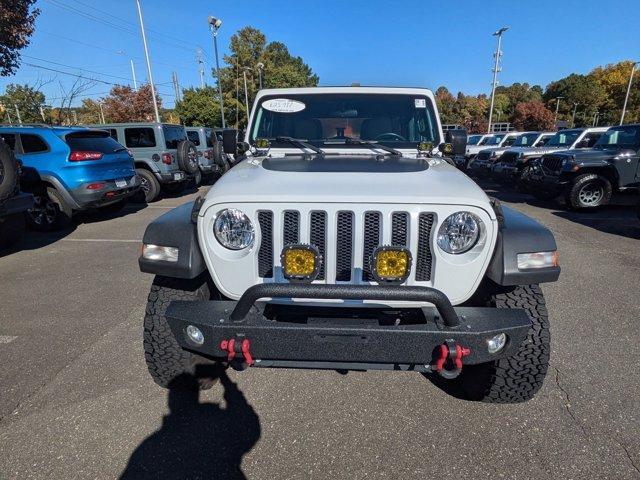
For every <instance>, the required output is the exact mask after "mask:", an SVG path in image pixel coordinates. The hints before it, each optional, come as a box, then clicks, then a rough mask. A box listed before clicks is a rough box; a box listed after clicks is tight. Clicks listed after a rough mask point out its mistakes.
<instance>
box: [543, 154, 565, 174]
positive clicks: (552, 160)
mask: <svg viewBox="0 0 640 480" xmlns="http://www.w3.org/2000/svg"><path fill="white" fill-rule="evenodd" d="M542 165H543V166H544V168H546V169H547V170H551V171H552V172H559V171H560V169H561V168H562V158H558V157H554V156H547V155H545V156H544V157H542Z"/></svg>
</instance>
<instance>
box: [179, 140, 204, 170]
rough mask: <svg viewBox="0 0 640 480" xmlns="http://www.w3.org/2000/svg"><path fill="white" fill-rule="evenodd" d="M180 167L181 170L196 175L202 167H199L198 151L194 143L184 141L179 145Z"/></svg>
mask: <svg viewBox="0 0 640 480" xmlns="http://www.w3.org/2000/svg"><path fill="white" fill-rule="evenodd" d="M177 155H178V165H179V166H180V169H181V170H183V171H185V172H187V173H190V174H194V173H196V172H197V171H198V170H199V168H200V167H198V149H197V148H196V146H195V144H194V143H193V142H190V141H189V140H183V141H182V142H180V143H179V144H178V150H177Z"/></svg>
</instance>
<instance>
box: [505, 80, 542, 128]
mask: <svg viewBox="0 0 640 480" xmlns="http://www.w3.org/2000/svg"><path fill="white" fill-rule="evenodd" d="M541 100H542V87H540V86H539V85H533V86H531V85H529V84H528V83H513V84H511V85H509V86H499V87H497V88H496V96H495V104H494V119H495V121H497V117H496V116H495V114H496V112H500V120H501V121H506V120H507V119H509V118H511V117H512V116H513V115H514V113H515V111H516V106H517V105H518V104H519V103H523V102H539V101H541Z"/></svg>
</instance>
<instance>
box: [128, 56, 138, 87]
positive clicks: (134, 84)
mask: <svg viewBox="0 0 640 480" xmlns="http://www.w3.org/2000/svg"><path fill="white" fill-rule="evenodd" d="M129 61H130V62H131V75H133V89H134V90H138V82H137V81H136V67H134V66H133V60H129Z"/></svg>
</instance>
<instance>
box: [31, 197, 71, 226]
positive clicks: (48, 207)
mask: <svg viewBox="0 0 640 480" xmlns="http://www.w3.org/2000/svg"><path fill="white" fill-rule="evenodd" d="M72 215H73V210H72V209H71V207H70V206H69V205H67V203H66V202H65V201H64V199H63V198H62V195H60V193H59V192H58V191H57V190H56V189H55V188H53V187H42V188H41V189H39V190H37V191H35V192H33V208H30V209H29V210H27V223H28V225H29V227H30V228H32V229H33V230H38V231H40V232H50V231H53V230H60V229H63V228H66V227H68V226H69V225H71V217H72Z"/></svg>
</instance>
